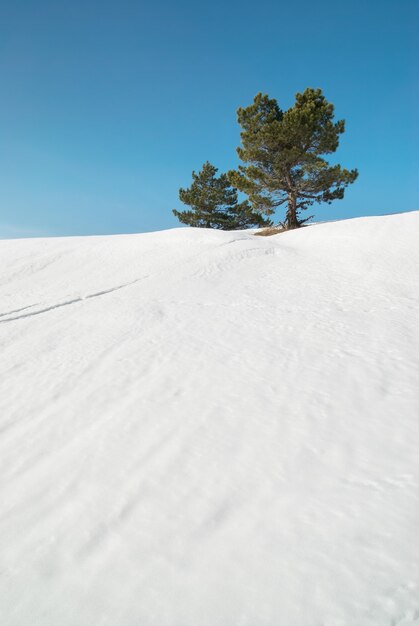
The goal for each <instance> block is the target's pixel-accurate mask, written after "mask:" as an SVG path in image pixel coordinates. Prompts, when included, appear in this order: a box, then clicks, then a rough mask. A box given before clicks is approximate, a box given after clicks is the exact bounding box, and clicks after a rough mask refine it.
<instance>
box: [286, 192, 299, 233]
mask: <svg viewBox="0 0 419 626" xmlns="http://www.w3.org/2000/svg"><path fill="white" fill-rule="evenodd" d="M285 223H286V225H287V228H288V229H289V230H292V229H293V228H299V226H300V223H299V221H298V218H297V198H296V197H295V195H294V194H292V193H290V194H288V209H287V215H286V217H285Z"/></svg>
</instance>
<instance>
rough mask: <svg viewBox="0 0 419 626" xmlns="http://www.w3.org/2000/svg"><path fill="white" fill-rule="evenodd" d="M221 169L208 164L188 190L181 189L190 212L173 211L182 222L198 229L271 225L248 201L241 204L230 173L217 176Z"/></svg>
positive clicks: (194, 176)
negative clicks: (229, 177)
mask: <svg viewBox="0 0 419 626" xmlns="http://www.w3.org/2000/svg"><path fill="white" fill-rule="evenodd" d="M217 171H218V169H217V168H216V167H214V165H211V163H209V162H208V161H207V162H206V163H204V165H203V167H202V170H201V171H200V172H198V173H197V174H196V173H195V172H192V178H193V182H192V185H191V186H190V187H189V189H179V198H180V200H181V201H182V202H183V203H184V204H186V205H188V206H190V207H191V209H192V210H191V211H177V210H176V209H174V210H173V213H174V215H176V217H177V218H178V219H179V220H180V221H181V222H182V223H183V224H189V226H197V227H198V228H218V229H221V230H235V229H241V228H250V227H252V226H269V225H270V224H271V222H270V221H269V220H266V219H265V218H264V217H263V216H262V215H261V214H260V213H258V212H255V211H253V210H252V207H251V206H250V204H249V202H248V201H247V200H245V201H244V202H240V203H239V202H238V198H237V189H235V188H234V187H232V186H231V184H230V182H229V180H228V177H227V174H221V175H220V176H218V177H217V176H216V173H217Z"/></svg>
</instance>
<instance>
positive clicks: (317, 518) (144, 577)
mask: <svg viewBox="0 0 419 626" xmlns="http://www.w3.org/2000/svg"><path fill="white" fill-rule="evenodd" d="M418 235H419V212H415V213H405V214H401V215H394V216H386V217H370V218H360V219H353V220H347V221H341V222H335V223H329V224H327V223H326V224H320V225H315V226H310V227H308V228H305V229H302V230H300V231H297V232H289V233H284V234H280V235H276V236H274V237H255V236H254V234H253V233H251V232H216V231H209V230H204V229H175V230H171V231H164V232H159V233H151V234H141V235H126V236H108V237H78V238H55V239H27V240H8V241H2V242H0V268H1V269H0V302H1V307H0V345H1V360H0V368H1V369H0V375H1V379H0V380H1V382H0V488H1V500H0V568H1V569H0V623H1V625H2V626H3V625H4V626H105V625H106V626H151V625H156V626H372V625H374V626H412V625H416V626H418V624H419V541H418V536H419V534H418V529H419V453H418V450H419V419H418V415H419V411H418V406H419V384H418V382H419V381H418V365H419V324H418V296H419V289H418V286H419V281H418V267H419V246H418Z"/></svg>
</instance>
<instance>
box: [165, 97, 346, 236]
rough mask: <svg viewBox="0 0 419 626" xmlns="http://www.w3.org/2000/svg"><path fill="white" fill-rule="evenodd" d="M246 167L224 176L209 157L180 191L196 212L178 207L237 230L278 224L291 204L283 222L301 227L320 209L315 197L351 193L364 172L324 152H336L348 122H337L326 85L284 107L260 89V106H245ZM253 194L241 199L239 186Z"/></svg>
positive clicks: (182, 214)
mask: <svg viewBox="0 0 419 626" xmlns="http://www.w3.org/2000/svg"><path fill="white" fill-rule="evenodd" d="M237 119H238V122H239V124H240V126H241V134H240V137H241V145H240V146H239V147H238V148H237V154H238V156H239V158H240V160H241V161H242V163H243V164H242V165H239V166H238V169H237V170H230V171H229V172H227V173H222V174H220V175H219V176H217V172H218V170H217V168H216V167H214V165H212V164H211V163H209V162H208V161H207V162H206V163H204V165H203V167H202V169H201V171H199V172H198V173H196V172H192V179H193V180H192V184H191V186H190V187H189V188H187V189H182V188H181V189H180V190H179V199H180V200H181V201H182V202H183V203H184V204H185V205H187V206H188V207H190V210H186V211H178V210H176V209H174V210H173V213H174V214H175V215H176V217H177V218H178V219H179V220H180V221H181V222H182V223H184V224H188V225H189V226H197V227H201V228H218V229H222V230H235V229H242V228H251V227H262V226H270V225H272V221H271V219H270V216H273V215H274V213H275V212H276V210H277V208H278V207H281V206H284V207H285V216H284V218H283V221H280V222H279V224H280V225H281V226H283V227H284V228H286V229H292V228H299V227H300V226H301V225H302V224H304V223H305V222H307V221H308V220H310V219H311V218H312V217H313V215H309V216H308V217H306V216H305V213H304V212H305V211H306V210H307V209H308V208H309V207H310V206H312V205H313V204H315V203H320V202H322V203H329V204H330V203H331V202H332V201H333V200H338V199H342V198H343V197H344V193H345V189H346V187H347V186H348V185H349V184H351V183H353V182H354V181H355V179H356V178H357V176H358V171H357V170H356V169H353V170H347V169H344V168H342V167H341V166H340V165H330V164H329V163H328V161H327V160H326V159H325V158H324V155H327V154H332V153H333V152H335V151H336V150H337V147H338V145H339V137H340V135H341V134H342V133H343V132H344V130H345V122H344V120H338V121H334V106H333V104H331V103H330V102H328V101H327V100H326V98H325V97H324V95H323V93H322V90H321V89H312V88H307V89H306V90H305V91H304V92H303V93H297V94H296V97H295V103H294V105H293V106H292V107H290V108H289V109H288V110H286V111H282V110H281V109H280V107H279V105H278V103H277V101H276V100H275V99H274V98H269V97H268V95H266V94H261V93H259V94H257V96H256V97H255V99H254V101H253V104H251V105H250V106H248V107H246V108H242V107H240V108H239V109H238V111H237ZM239 191H240V192H243V193H244V194H246V196H247V199H246V200H244V201H243V202H239V198H238V192H239Z"/></svg>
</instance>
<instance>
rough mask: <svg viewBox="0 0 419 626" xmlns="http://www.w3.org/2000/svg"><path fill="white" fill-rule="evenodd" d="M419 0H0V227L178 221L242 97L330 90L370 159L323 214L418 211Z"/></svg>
mask: <svg viewBox="0 0 419 626" xmlns="http://www.w3.org/2000/svg"><path fill="white" fill-rule="evenodd" d="M418 18H419V3H418V2H417V0H392V1H389V0H363V1H362V2H361V1H360V0H351V1H350V2H346V1H345V2H343V1H340V0H316V1H314V0H301V1H300V2H289V1H287V2H282V1H281V0H258V1H257V2H250V1H249V0H240V1H238V0H233V1H229V0H225V1H224V2H223V1H221V0H215V1H212V2H196V1H195V2H189V1H188V0H176V1H171V2H169V1H159V0H156V1H154V2H152V1H150V0H142V1H139V0H137V1H135V2H134V1H130V0H119V1H118V2H117V1H116V0H114V1H112V2H111V1H109V0H72V1H69V0H50V1H46V0H0V85H1V91H0V236H2V237H7V236H30V235H70V234H94V233H97V234H100V233H120V232H141V231H149V230H157V229H162V228H171V227H174V226H177V225H178V222H177V220H176V219H175V218H174V217H173V216H172V214H171V209H172V208H175V207H177V208H180V207H182V205H181V204H180V203H179V200H178V189H179V187H180V186H188V185H189V183H190V178H191V171H192V170H193V169H195V170H197V169H200V167H201V165H202V163H203V162H204V161H206V160H207V159H208V160H210V161H211V162H213V163H214V165H216V166H217V167H219V168H220V169H221V170H225V169H229V168H232V167H235V166H236V165H237V162H238V161H237V157H236V152H235V148H236V146H237V145H238V143H239V127H238V125H237V122H236V109H237V107H238V106H246V105H248V104H250V102H251V101H252V99H253V97H254V95H255V94H256V93H257V92H258V91H262V92H266V93H268V94H269V95H270V96H271V97H275V98H277V100H278V102H279V104H280V106H281V108H288V107H289V106H291V105H292V103H293V99H294V94H295V92H297V91H301V90H303V89H304V88H305V87H307V86H311V87H321V88H323V90H324V92H325V95H326V97H327V98H328V99H329V100H330V101H331V102H333V103H334V104H335V107H336V115H337V117H338V118H344V119H346V133H345V134H344V136H343V137H342V141H341V146H340V148H339V151H338V153H337V159H338V161H339V162H341V163H342V165H344V166H346V167H349V168H352V167H357V168H358V169H359V171H360V176H359V179H358V181H356V183H355V184H354V185H353V186H352V187H351V188H350V189H349V190H348V191H347V194H346V198H345V200H343V201H340V202H339V201H337V202H335V203H334V204H333V205H332V206H331V207H320V209H319V210H318V211H317V215H318V217H320V218H321V219H327V218H331V219H336V218H341V217H352V216H357V215H368V214H382V213H391V212H398V211H405V210H414V209H419V198H418V184H417V180H415V176H416V173H417V171H418V169H419V168H418V165H419V164H418V157H417V154H418V148H417V146H418V139H419V137H418V126H417V115H418V101H419V100H418V95H419V94H418V90H417V86H416V88H415V79H416V84H417V77H418V46H417V43H416V38H418V32H417V31H418Z"/></svg>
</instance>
